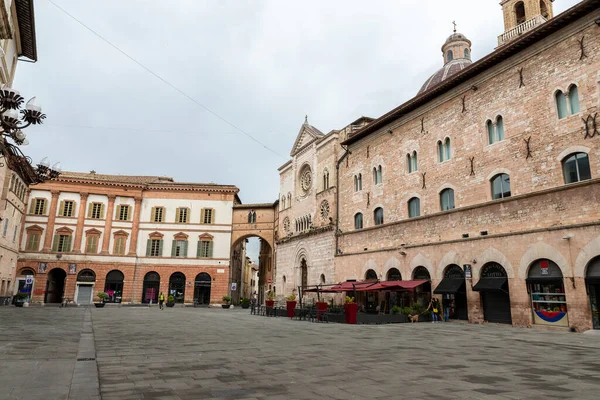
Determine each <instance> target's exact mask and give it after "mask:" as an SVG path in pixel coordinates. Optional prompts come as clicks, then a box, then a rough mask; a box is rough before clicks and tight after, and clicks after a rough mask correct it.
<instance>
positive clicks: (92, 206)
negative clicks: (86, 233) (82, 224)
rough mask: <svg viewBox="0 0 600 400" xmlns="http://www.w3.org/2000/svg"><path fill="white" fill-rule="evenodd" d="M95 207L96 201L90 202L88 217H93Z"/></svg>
mask: <svg viewBox="0 0 600 400" xmlns="http://www.w3.org/2000/svg"><path fill="white" fill-rule="evenodd" d="M93 209H94V203H89V204H88V212H87V217H88V218H92V210H93Z"/></svg>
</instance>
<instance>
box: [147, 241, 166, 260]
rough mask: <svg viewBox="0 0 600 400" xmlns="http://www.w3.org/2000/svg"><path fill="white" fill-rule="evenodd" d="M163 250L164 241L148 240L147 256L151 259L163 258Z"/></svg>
mask: <svg viewBox="0 0 600 400" xmlns="http://www.w3.org/2000/svg"><path fill="white" fill-rule="evenodd" d="M162 250H163V241H162V239H148V244H147V247H146V255H147V256H149V257H161V256H162Z"/></svg>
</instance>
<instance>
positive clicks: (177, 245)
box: [171, 240, 188, 257]
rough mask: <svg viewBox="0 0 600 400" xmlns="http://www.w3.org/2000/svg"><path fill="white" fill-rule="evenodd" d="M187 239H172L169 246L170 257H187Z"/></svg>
mask: <svg viewBox="0 0 600 400" xmlns="http://www.w3.org/2000/svg"><path fill="white" fill-rule="evenodd" d="M187 249H188V241H187V240H173V246H172V248H171V257H187Z"/></svg>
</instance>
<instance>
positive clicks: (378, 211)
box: [373, 207, 383, 225]
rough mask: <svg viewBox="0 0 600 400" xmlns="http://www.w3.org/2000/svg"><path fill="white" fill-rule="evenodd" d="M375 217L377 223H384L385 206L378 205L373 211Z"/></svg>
mask: <svg viewBox="0 0 600 400" xmlns="http://www.w3.org/2000/svg"><path fill="white" fill-rule="evenodd" d="M373 217H374V220H375V225H382V224H383V208H381V207H377V208H376V209H375V211H373Z"/></svg>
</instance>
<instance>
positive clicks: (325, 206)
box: [320, 200, 329, 221]
mask: <svg viewBox="0 0 600 400" xmlns="http://www.w3.org/2000/svg"><path fill="white" fill-rule="evenodd" d="M320 211H321V218H322V219H323V221H326V220H327V218H328V217H329V202H328V201H327V200H323V201H322V202H321V207H320Z"/></svg>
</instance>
